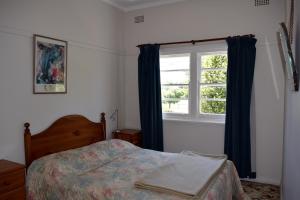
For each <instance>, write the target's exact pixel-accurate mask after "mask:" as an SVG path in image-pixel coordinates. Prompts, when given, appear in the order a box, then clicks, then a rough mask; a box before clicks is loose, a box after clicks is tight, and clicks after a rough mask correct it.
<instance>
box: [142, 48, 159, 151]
mask: <svg viewBox="0 0 300 200" xmlns="http://www.w3.org/2000/svg"><path fill="white" fill-rule="evenodd" d="M159 48H160V46H159V45H152V44H147V45H142V46H140V55H139V59H138V64H139V66H138V68H139V69H138V82H139V100H140V120H141V129H142V135H143V138H142V139H143V140H142V141H143V147H144V148H146V149H152V150H157V151H163V127H162V123H163V122H162V108H161V88H160V66H159Z"/></svg>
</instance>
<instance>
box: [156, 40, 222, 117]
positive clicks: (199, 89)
mask: <svg viewBox="0 0 300 200" xmlns="http://www.w3.org/2000/svg"><path fill="white" fill-rule="evenodd" d="M160 73H161V91H162V110H163V115H164V119H168V118H175V119H192V120H198V119H200V120H201V119H205V120H210V121H224V119H225V110H226V77H227V50H226V46H225V44H222V45H206V46H204V45H203V46H198V47H193V48H188V49H187V48H182V49H162V50H161V55H160Z"/></svg>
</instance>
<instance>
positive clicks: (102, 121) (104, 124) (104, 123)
mask: <svg viewBox="0 0 300 200" xmlns="http://www.w3.org/2000/svg"><path fill="white" fill-rule="evenodd" d="M100 121H101V123H103V126H104V139H106V119H105V113H104V112H103V113H101V120H100Z"/></svg>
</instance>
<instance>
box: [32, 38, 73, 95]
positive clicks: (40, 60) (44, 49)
mask: <svg viewBox="0 0 300 200" xmlns="http://www.w3.org/2000/svg"><path fill="white" fill-rule="evenodd" d="M33 46H34V48H33V49H34V52H33V61H34V67H33V93H34V94H59V93H61V94H64V93H67V55H68V42H67V41H64V40H60V39H55V38H51V37H47V36H42V35H37V34H35V35H34V36H33Z"/></svg>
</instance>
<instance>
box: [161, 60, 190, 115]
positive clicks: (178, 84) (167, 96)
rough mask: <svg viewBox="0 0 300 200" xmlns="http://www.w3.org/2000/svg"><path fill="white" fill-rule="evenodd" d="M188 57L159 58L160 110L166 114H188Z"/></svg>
mask: <svg viewBox="0 0 300 200" xmlns="http://www.w3.org/2000/svg"><path fill="white" fill-rule="evenodd" d="M189 68H190V55H189V54H174V55H166V56H161V58H160V76H161V90H162V109H163V112H165V113H167V112H170V113H186V114H187V113H188V110H189V106H188V98H189V83H190V69H189Z"/></svg>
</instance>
